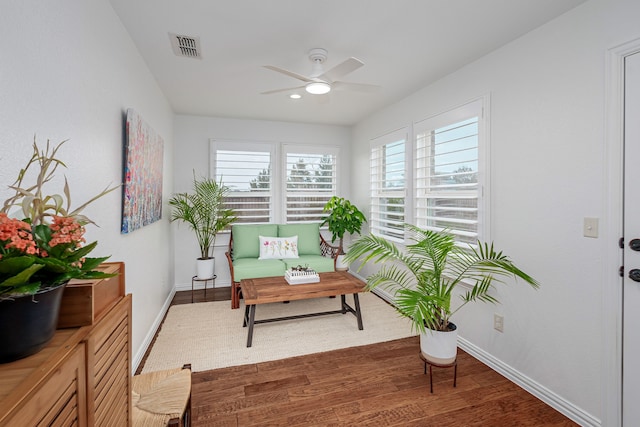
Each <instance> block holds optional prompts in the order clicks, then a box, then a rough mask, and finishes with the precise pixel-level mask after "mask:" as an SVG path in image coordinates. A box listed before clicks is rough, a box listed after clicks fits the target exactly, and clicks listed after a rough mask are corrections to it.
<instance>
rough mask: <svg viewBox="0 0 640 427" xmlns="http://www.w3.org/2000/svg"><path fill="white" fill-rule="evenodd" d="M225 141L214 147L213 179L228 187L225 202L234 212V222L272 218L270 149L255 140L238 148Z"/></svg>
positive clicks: (262, 220)
mask: <svg viewBox="0 0 640 427" xmlns="http://www.w3.org/2000/svg"><path fill="white" fill-rule="evenodd" d="M226 145H227V144H219V148H218V149H217V150H215V151H214V153H215V154H214V165H215V166H214V167H215V176H216V180H218V181H219V180H222V182H223V183H224V185H226V186H227V187H229V189H230V192H229V196H228V197H227V206H228V207H229V208H231V209H233V210H234V211H235V212H236V216H237V217H238V221H237V222H245V223H247V222H248V223H260V222H271V220H272V219H271V218H272V216H271V211H272V206H273V185H272V182H273V176H272V168H271V164H272V159H273V157H274V156H273V154H274V153H273V151H272V150H271V149H270V147H266V149H265V147H264V146H261V145H258V144H253V145H245V146H244V147H243V148H241V149H239V148H234V149H225V148H226ZM234 147H235V144H234Z"/></svg>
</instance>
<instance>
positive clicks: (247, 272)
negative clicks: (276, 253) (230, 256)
mask: <svg viewBox="0 0 640 427" xmlns="http://www.w3.org/2000/svg"><path fill="white" fill-rule="evenodd" d="M291 261H295V260H291ZM285 270H286V266H285V264H284V262H282V261H281V260H279V259H258V258H257V257H256V258H241V259H237V260H234V261H233V280H234V281H236V282H239V281H241V280H242V279H255V278H257V277H273V276H284V272H285Z"/></svg>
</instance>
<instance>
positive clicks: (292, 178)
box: [285, 147, 337, 223]
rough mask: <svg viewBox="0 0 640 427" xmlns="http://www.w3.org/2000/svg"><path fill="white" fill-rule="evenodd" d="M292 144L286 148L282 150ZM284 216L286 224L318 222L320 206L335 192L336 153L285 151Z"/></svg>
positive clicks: (320, 217) (319, 219)
mask: <svg viewBox="0 0 640 427" xmlns="http://www.w3.org/2000/svg"><path fill="white" fill-rule="evenodd" d="M289 149H291V150H295V147H290V148H289V147H285V151H288V150H289ZM285 158H286V165H285V170H286V177H287V178H286V182H285V194H286V196H285V216H286V221H287V223H292V222H321V221H322V220H323V218H324V217H325V216H326V214H325V213H323V211H322V209H323V208H324V205H325V204H326V203H327V202H328V201H329V199H330V198H331V197H332V196H334V195H335V194H336V188H337V185H336V182H337V164H336V159H337V156H336V155H335V154H333V153H327V152H326V151H321V152H318V153H310V152H301V151H300V150H299V149H298V150H296V151H292V152H286V155H285Z"/></svg>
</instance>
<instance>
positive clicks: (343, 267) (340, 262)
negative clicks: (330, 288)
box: [336, 254, 349, 271]
mask: <svg viewBox="0 0 640 427" xmlns="http://www.w3.org/2000/svg"><path fill="white" fill-rule="evenodd" d="M345 256H346V254H343V255H338V257H337V258H336V271H347V270H348V269H349V264H348V263H346V262H345V261H344V257H345Z"/></svg>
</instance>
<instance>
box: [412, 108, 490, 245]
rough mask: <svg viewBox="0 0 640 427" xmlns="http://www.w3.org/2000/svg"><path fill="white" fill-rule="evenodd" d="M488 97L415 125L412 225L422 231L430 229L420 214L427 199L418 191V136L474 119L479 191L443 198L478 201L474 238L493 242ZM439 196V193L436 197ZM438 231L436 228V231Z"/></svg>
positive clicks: (421, 191)
mask: <svg viewBox="0 0 640 427" xmlns="http://www.w3.org/2000/svg"><path fill="white" fill-rule="evenodd" d="M488 101H489V100H488V96H485V97H482V98H479V99H476V100H474V101H471V102H469V103H466V104H463V105H461V106H459V107H456V108H453V109H451V110H449V111H446V112H444V113H441V114H438V115H435V116H432V117H429V118H427V119H425V120H421V121H419V122H416V123H414V124H413V138H412V141H413V153H414V156H413V157H414V162H413V170H414V175H415V179H414V180H413V181H412V185H413V187H414V188H413V191H412V193H413V197H414V198H415V199H416V203H415V208H414V210H413V215H412V217H413V218H412V220H413V223H414V224H416V225H417V226H419V227H422V228H432V227H429V226H428V225H427V224H426V222H425V220H424V219H423V218H421V215H420V214H419V212H418V211H419V209H420V203H419V199H421V198H423V199H425V198H426V197H424V189H423V188H419V186H418V181H419V180H420V179H421V176H420V175H421V171H420V170H419V169H420V168H421V165H420V164H418V162H420V158H419V156H418V152H417V149H418V136H419V135H421V134H423V133H425V132H428V131H432V130H437V129H441V128H443V127H446V126H449V125H452V124H454V123H459V122H462V121H465V120H468V119H471V118H473V117H478V123H477V125H478V135H477V150H478V159H477V161H478V171H477V181H478V183H477V189H475V190H473V191H459V192H458V193H457V194H454V193H453V192H450V193H447V192H442V193H440V194H442V195H443V196H445V197H447V196H453V195H457V196H460V197H462V198H464V197H471V198H477V237H473V236H469V237H472V238H473V239H474V240H476V239H477V240H481V241H486V240H490V238H491V237H490V236H491V233H490V221H489V206H490V204H489V200H490V197H489V185H488V184H489V179H488V174H487V171H488V170H490V169H489V155H488V153H489V138H488V108H487V107H488ZM436 194H437V193H436ZM433 229H437V228H433Z"/></svg>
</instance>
